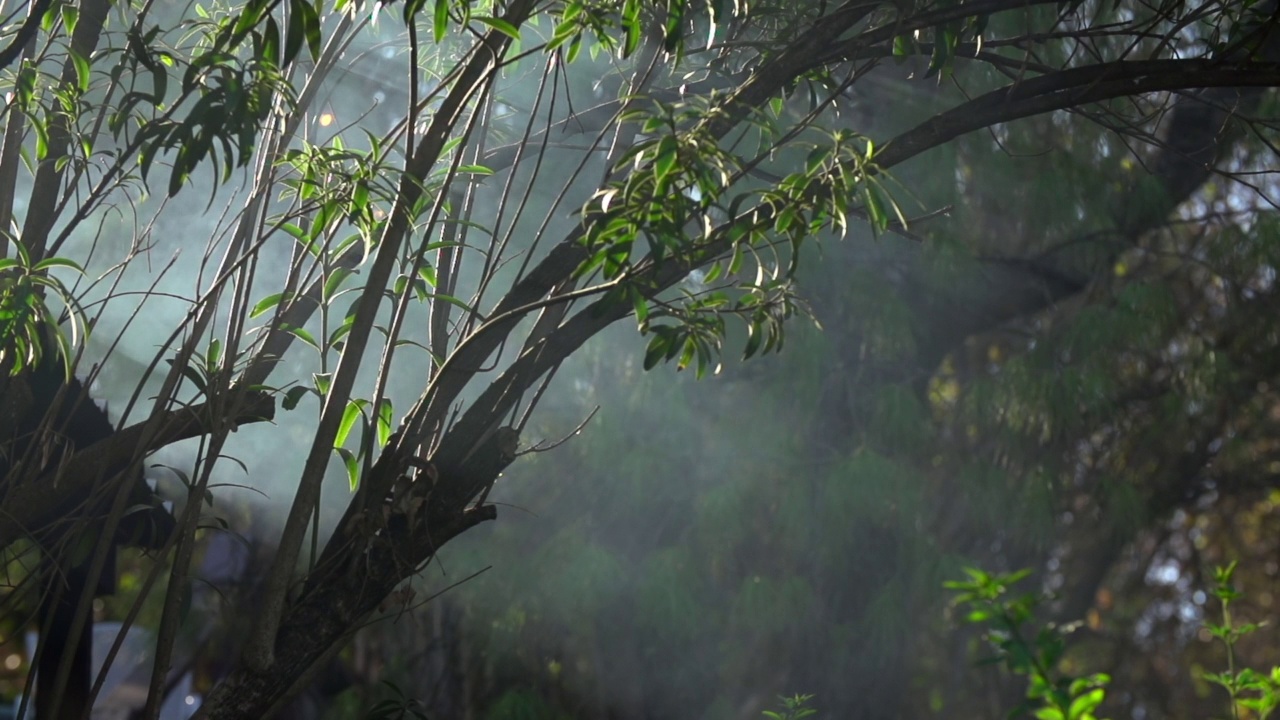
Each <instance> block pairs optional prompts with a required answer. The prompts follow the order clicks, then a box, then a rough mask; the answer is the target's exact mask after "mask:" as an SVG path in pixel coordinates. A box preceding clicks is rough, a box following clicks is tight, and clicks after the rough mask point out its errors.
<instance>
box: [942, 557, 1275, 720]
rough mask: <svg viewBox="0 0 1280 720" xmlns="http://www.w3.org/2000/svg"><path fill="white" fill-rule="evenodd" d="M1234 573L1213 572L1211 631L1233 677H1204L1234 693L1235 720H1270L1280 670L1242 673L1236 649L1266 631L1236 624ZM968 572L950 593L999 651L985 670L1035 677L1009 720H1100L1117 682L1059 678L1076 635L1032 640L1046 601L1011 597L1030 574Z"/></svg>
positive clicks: (1043, 633) (1056, 631)
mask: <svg viewBox="0 0 1280 720" xmlns="http://www.w3.org/2000/svg"><path fill="white" fill-rule="evenodd" d="M1235 570H1236V564H1235V563H1231V564H1230V565H1227V566H1226V567H1219V568H1216V569H1215V570H1214V587H1213V594H1214V597H1216V598H1218V600H1219V602H1220V603H1221V605H1222V623H1221V624H1217V623H1213V622H1206V623H1205V624H1204V627H1205V629H1206V630H1207V631H1208V632H1209V633H1210V634H1211V635H1212V636H1213V637H1215V638H1217V639H1218V640H1220V641H1221V642H1222V644H1223V646H1224V647H1225V649H1226V663H1227V670H1226V672H1222V673H1206V674H1205V676H1204V677H1205V679H1206V680H1208V681H1210V682H1212V683H1214V684H1215V685H1219V686H1221V687H1222V688H1223V689H1225V690H1226V691H1227V693H1228V696H1229V697H1228V708H1229V709H1230V716H1231V717H1232V718H1236V719H1237V720H1238V719H1239V718H1240V717H1241V713H1240V711H1241V709H1245V710H1247V711H1248V713H1249V714H1248V717H1256V718H1259V720H1264V719H1265V718H1267V717H1269V716H1270V715H1271V713H1272V712H1273V711H1274V710H1275V708H1276V706H1277V703H1278V702H1280V696H1278V695H1277V690H1278V689H1280V688H1278V687H1277V681H1280V668H1273V669H1272V671H1271V673H1270V674H1269V675H1265V674H1261V673H1258V672H1256V671H1254V670H1251V669H1249V668H1237V666H1236V662H1237V661H1236V656H1235V645H1236V642H1237V641H1239V640H1240V638H1242V637H1246V636H1248V635H1251V634H1253V633H1255V632H1256V631H1257V630H1258V629H1259V627H1260V625H1258V624H1253V623H1244V624H1239V623H1235V622H1233V620H1232V617H1231V611H1230V606H1231V603H1232V602H1233V601H1235V600H1238V599H1239V598H1241V597H1242V596H1243V595H1242V594H1241V593H1240V591H1239V590H1237V589H1236V588H1235V587H1234V586H1233V585H1232V582H1231V579H1232V576H1233V575H1234V574H1235ZM965 573H966V574H967V575H968V576H969V579H967V580H962V581H949V582H947V583H945V587H946V588H947V589H949V590H952V591H954V592H955V594H954V596H953V598H952V605H953V606H955V607H964V608H966V609H967V612H966V614H965V615H964V618H963V620H964V622H966V623H970V624H976V625H980V626H982V627H983V628H984V630H985V631H984V635H983V638H984V640H985V641H986V642H987V643H988V644H989V645H990V646H991V648H992V649H994V650H995V656H993V657H991V658H989V659H988V660H985V661H983V664H992V663H1000V664H1003V665H1004V667H1005V669H1006V670H1008V671H1009V672H1012V673H1013V674H1015V675H1025V676H1026V677H1027V678H1028V688H1027V701H1028V702H1027V704H1026V705H1024V706H1022V707H1020V708H1018V709H1016V710H1014V711H1013V712H1012V713H1010V717H1014V716H1019V715H1021V714H1023V713H1025V712H1027V711H1032V713H1033V714H1034V716H1035V717H1037V718H1042V719H1049V718H1052V719H1054V720H1062V719H1063V718H1080V719H1082V720H1087V719H1090V718H1094V717H1095V716H1094V714H1093V711H1094V709H1096V708H1097V707H1098V706H1099V705H1101V704H1102V702H1103V700H1104V699H1105V698H1106V693H1107V687H1108V685H1110V683H1111V678H1110V677H1109V676H1108V675H1105V674H1101V673H1098V674H1094V675H1090V676H1086V677H1080V678H1073V677H1070V676H1065V675H1060V674H1059V673H1060V672H1061V671H1060V669H1059V666H1060V664H1061V660H1062V654H1063V650H1064V648H1065V642H1064V641H1065V639H1066V637H1067V635H1068V634H1069V633H1070V632H1071V628H1066V629H1063V628H1058V627H1056V626H1053V625H1047V626H1045V627H1043V628H1041V629H1040V630H1039V631H1037V632H1036V635H1035V637H1034V638H1033V639H1028V638H1027V635H1026V633H1025V631H1024V630H1023V626H1024V624H1026V623H1028V622H1030V621H1032V620H1034V611H1035V609H1036V607H1037V606H1038V605H1039V604H1040V599H1039V598H1037V597H1036V596H1033V595H1029V594H1024V595H1020V596H1018V597H1016V598H1012V599H1006V597H1005V596H1006V594H1007V593H1008V592H1009V590H1010V589H1011V586H1012V585H1014V584H1016V583H1017V582H1019V581H1021V580H1024V579H1026V578H1027V577H1028V575H1030V571H1028V570H1023V571H1020V572H1016V573H1011V574H1007V575H992V574H990V573H987V572H985V571H982V570H976V569H973V568H966V569H965Z"/></svg>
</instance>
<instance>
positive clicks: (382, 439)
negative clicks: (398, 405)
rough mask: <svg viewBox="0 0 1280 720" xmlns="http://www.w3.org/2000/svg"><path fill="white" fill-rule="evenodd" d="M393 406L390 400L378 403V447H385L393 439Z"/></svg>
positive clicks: (384, 399) (385, 399) (386, 399)
mask: <svg viewBox="0 0 1280 720" xmlns="http://www.w3.org/2000/svg"><path fill="white" fill-rule="evenodd" d="M391 418H392V406H391V399H390V398H383V399H382V400H380V401H378V427H377V431H378V447H385V446H386V444H387V441H388V440H390V439H391Z"/></svg>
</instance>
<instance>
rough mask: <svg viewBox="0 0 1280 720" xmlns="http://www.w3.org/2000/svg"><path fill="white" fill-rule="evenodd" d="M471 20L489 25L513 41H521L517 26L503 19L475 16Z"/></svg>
mask: <svg viewBox="0 0 1280 720" xmlns="http://www.w3.org/2000/svg"><path fill="white" fill-rule="evenodd" d="M471 19H472V20H475V21H477V22H482V23H484V24H485V25H488V26H489V27H491V28H493V29H494V30H497V31H498V32H500V33H502V34H503V35H506V36H507V37H509V38H511V39H512V40H516V41H519V40H520V30H519V29H517V28H516V26H515V25H512V24H511V23H509V22H507V21H506V20H503V19H502V18H496V17H490V16H488V15H475V16H472V18H471Z"/></svg>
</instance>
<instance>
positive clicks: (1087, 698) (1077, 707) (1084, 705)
mask: <svg viewBox="0 0 1280 720" xmlns="http://www.w3.org/2000/svg"><path fill="white" fill-rule="evenodd" d="M1106 696H1107V691H1106V690H1103V689H1102V688H1096V689H1094V690H1090V691H1089V692H1087V693H1085V694H1084V695H1081V696H1080V697H1077V698H1076V699H1074V700H1072V701H1071V707H1070V708H1069V709H1068V710H1067V720H1084V719H1085V718H1088V717H1091V716H1092V714H1093V711H1094V709H1095V708H1097V707H1098V706H1099V705H1101V704H1102V701H1103V700H1104V699H1105V698H1106Z"/></svg>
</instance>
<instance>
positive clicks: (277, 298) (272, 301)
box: [249, 293, 292, 319]
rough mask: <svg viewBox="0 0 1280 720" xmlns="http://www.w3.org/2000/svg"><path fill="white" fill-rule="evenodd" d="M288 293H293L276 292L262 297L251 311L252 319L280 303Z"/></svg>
mask: <svg viewBox="0 0 1280 720" xmlns="http://www.w3.org/2000/svg"><path fill="white" fill-rule="evenodd" d="M287 295H292V293H275V294H273V295H268V296H266V297H264V298H262V299H261V300H259V301H258V304H256V305H254V306H253V309H252V310H250V311H249V317H250V318H251V319H252V318H256V317H258V316H259V315H261V314H263V313H265V312H266V311H268V310H270V309H271V308H273V307H275V306H276V305H279V304H280V303H281V301H283V300H284V298H285V296H287Z"/></svg>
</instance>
